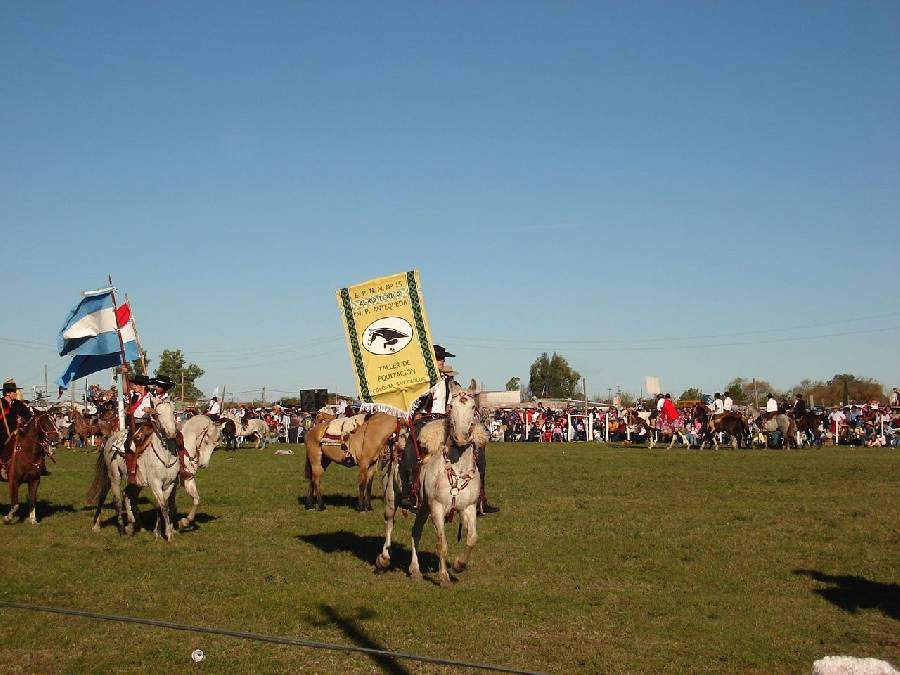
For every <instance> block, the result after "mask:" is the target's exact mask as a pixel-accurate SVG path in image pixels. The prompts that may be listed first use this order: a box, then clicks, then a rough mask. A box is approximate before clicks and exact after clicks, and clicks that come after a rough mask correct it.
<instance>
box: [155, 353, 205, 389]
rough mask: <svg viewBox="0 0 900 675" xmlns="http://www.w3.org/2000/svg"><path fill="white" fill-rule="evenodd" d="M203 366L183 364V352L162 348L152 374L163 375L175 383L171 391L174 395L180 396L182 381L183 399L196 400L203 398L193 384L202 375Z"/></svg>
mask: <svg viewBox="0 0 900 675" xmlns="http://www.w3.org/2000/svg"><path fill="white" fill-rule="evenodd" d="M203 372H204V371H203V368H201V367H200V366H198V365H197V364H196V363H190V364H187V365H186V364H185V361H184V354H182V353H181V350H180V349H164V350H163V353H162V354H160V357H159V365H158V366H157V367H156V372H155V373H154V375H156V376H157V377H159V376H161V375H164V376H166V377H168V378H169V379H170V380H172V382H173V383H174V384H175V387H174V388H173V392H174V394H175V396H176V397H178V398H181V397H182V388H181V383H182V381H183V382H184V394H183V396H184V400H186V401H196V400H197V399H198V398H203V392H202V391H200V390H199V389H197V387H195V386H194V381H195V380H197V378H199V377H201V376H202V375H203ZM182 378H183V379H182Z"/></svg>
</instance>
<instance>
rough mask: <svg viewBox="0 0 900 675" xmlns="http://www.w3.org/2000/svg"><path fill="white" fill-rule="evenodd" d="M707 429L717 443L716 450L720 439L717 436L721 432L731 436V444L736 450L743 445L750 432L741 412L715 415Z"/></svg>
mask: <svg viewBox="0 0 900 675" xmlns="http://www.w3.org/2000/svg"><path fill="white" fill-rule="evenodd" d="M707 429H708V430H709V432H710V435H711V436H712V439H713V443H715V445H716V450H718V449H719V439H718V438H717V436H716V435H717V434H719V433H723V432H724V433H726V434H728V435H729V436H730V437H731V445H732V447H733V448H734V449H735V450H737V449H738V448H741V447H743V445H744V441H745V439H746V438H747V437H748V436H749V434H750V429H749V427H748V426H747V423H746V422H745V421H744V418H743V417H742V416H741V414H740V413H739V412H726V413H723V414H721V415H714V416H713V417H712V418H711V419H710V420H709V422H707Z"/></svg>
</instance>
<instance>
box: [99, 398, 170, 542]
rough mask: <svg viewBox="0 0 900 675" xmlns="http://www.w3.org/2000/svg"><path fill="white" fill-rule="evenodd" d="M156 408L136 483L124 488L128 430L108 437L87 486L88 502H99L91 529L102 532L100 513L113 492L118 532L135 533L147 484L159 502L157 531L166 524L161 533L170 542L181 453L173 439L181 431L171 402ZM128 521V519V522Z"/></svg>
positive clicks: (139, 458)
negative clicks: (139, 498) (92, 478)
mask: <svg viewBox="0 0 900 675" xmlns="http://www.w3.org/2000/svg"><path fill="white" fill-rule="evenodd" d="M154 410H155V411H156V415H155V422H154V429H153V432H152V433H151V435H150V440H149V443H148V445H147V448H146V449H145V450H144V452H142V453H141V455H140V456H139V457H138V459H137V485H127V486H126V487H125V491H124V493H123V491H122V481H123V480H124V479H126V478H127V475H128V472H127V469H126V467H125V441H126V439H127V431H117V432H115V433H114V434H113V435H112V436H110V437H109V439H107V441H106V443H105V444H104V445H103V447H102V448H100V450H99V452H98V454H97V465H96V468H95V471H94V480H93V482H92V483H91V486H90V487H89V488H88V493H87V501H88V504H94V503H96V504H97V510H96V511H95V512H94V520H93V525H92V527H91V529H92V530H93V531H94V532H99V531H100V512H101V510H102V509H103V503H104V502H105V501H106V495H107V493H108V491H109V490H110V489H112V491H113V501H114V504H115V507H116V519H117V522H118V526H119V531H120V532H123V533H125V534H133V533H134V530H135V524H136V523H137V522H138V520H137V517H136V515H137V511H138V508H137V503H138V502H137V498H138V495H139V494H140V491H141V489H142V488H144V487H149V488H150V490H151V492H153V498H154V499H155V500H156V505H157V518H156V527H155V528H154V534H155V536H156V537H157V538H159V536H160V524H161V523H162V524H163V525H164V530H163V532H162V535H163V536H164V537H165V538H166V539H167V540H169V541H171V540H172V537H173V536H174V534H175V529H174V528H173V527H172V514H173V513H174V511H175V486H176V484H177V482H178V471H179V463H178V455H177V448H176V447H175V443H174V442H172V441H167V439H168V438H174V437H175V435H176V434H177V432H178V430H177V429H176V426H175V414H174V411H173V409H172V403H171V402H169V401H161V402H159V403H156V404H155V406H154ZM126 521H127V522H126Z"/></svg>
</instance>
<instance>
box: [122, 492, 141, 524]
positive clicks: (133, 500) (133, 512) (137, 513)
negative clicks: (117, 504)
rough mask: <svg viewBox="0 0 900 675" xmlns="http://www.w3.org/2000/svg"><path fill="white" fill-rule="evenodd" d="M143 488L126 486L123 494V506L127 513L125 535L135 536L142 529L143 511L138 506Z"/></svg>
mask: <svg viewBox="0 0 900 675" xmlns="http://www.w3.org/2000/svg"><path fill="white" fill-rule="evenodd" d="M140 495H141V488H140V487H139V486H137V485H126V486H125V490H124V491H123V493H122V506H123V509H124V511H125V520H126V521H127V522H126V523H125V534H129V535H131V534H134V533H135V532H136V531H137V530H139V529H141V509H140V507H139V506H138V498H139V497H140Z"/></svg>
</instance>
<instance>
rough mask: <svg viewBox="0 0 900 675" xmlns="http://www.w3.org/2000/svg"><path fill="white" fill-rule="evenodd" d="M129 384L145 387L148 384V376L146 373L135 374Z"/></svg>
mask: <svg viewBox="0 0 900 675" xmlns="http://www.w3.org/2000/svg"><path fill="white" fill-rule="evenodd" d="M131 384H139V385H141V386H142V387H146V386H147V385H149V384H150V378H149V377H147V376H146V375H135V376H133V377H132V378H131Z"/></svg>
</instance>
